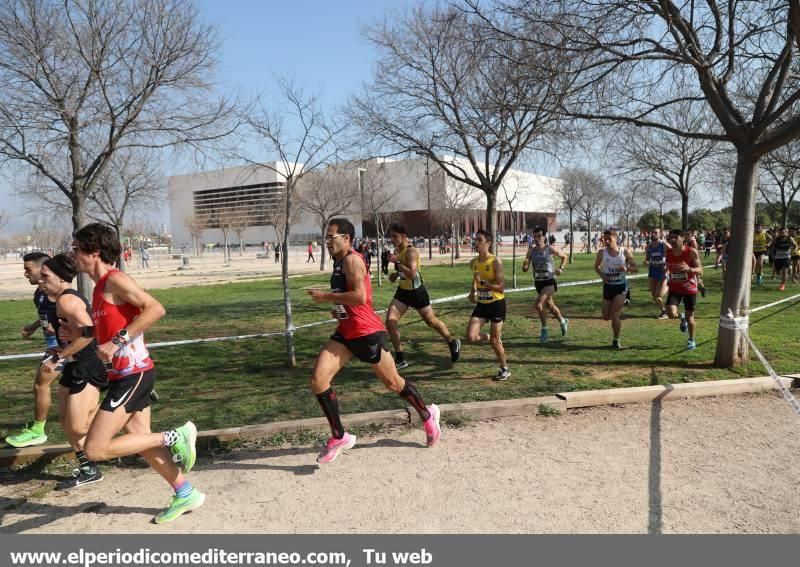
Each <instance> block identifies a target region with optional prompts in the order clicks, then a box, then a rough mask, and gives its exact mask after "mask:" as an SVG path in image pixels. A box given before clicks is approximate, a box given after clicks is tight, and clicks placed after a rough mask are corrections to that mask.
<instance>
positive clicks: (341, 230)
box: [308, 218, 442, 464]
mask: <svg viewBox="0 0 800 567" xmlns="http://www.w3.org/2000/svg"><path fill="white" fill-rule="evenodd" d="M354 240H355V228H354V227H353V225H352V223H351V222H350V221H348V220H347V219H343V218H338V219H333V220H331V221H330V223H329V224H328V230H327V234H326V236H325V243H326V245H327V246H328V252H330V256H331V258H333V259H334V264H333V274H332V275H331V291H324V290H321V289H311V290H308V294H309V295H310V296H311V299H312V300H313V301H314V303H333V304H334V305H333V310H332V313H333V315H334V317H335V318H336V319H337V320H338V322H339V324H338V327H337V329H336V332H335V333H333V335H331V338H330V339H329V340H328V342H327V343H325V345H324V346H323V347H322V350H321V351H320V353H319V357H318V358H317V362H316V364H315V365H314V371H313V373H312V374H311V391H312V392H313V393H314V395H315V396H316V397H317V401H318V402H319V405H320V407H322V412H323V413H324V414H325V417H326V418H327V419H328V423H329V424H330V427H331V438H330V439H328V442H327V443H326V444H325V448H324V449H323V450H322V452H321V453H320V454H319V457H317V461H318V462H319V463H323V464H327V463H331V462H333V461H334V460H335V459H336V457H338V456H339V454H340V453H341V452H342V451H346V450H347V449H351V448H352V447H353V446H354V445H355V444H356V437H355V435H351V434H350V433H347V432H346V431H345V430H344V427H343V426H342V421H341V417H340V415H339V401H338V399H337V397H336V392H335V391H334V390H333V388H332V387H331V382H332V381H333V378H334V377H335V376H336V374H337V373H338V372H339V370H341V369H342V368H343V367H344V365H345V364H347V363H348V362H349V361H350V359H351V358H353V356H355V357H356V358H358V359H359V360H361V361H362V362H366V363H368V364H370V365H371V366H372V371H373V372H374V373H375V375H376V376H377V377H378V378H379V379H380V380H381V382H383V383H384V384H385V385H386V387H387V388H389V390H391V391H392V392H395V393H397V394H399V395H400V397H401V398H403V399H404V400H406V402H408V403H409V404H410V405H411V407H413V408H414V409H415V410H416V411H417V413H418V414H419V416H420V419H422V422H423V427H424V429H425V434H426V436H427V444H428V447H433V446H434V445H435V444H436V443H437V442H438V441H439V438H440V437H441V435H442V430H441V428H440V427H439V408H438V407H437V406H436V404H431V405H430V406H426V405H425V402H424V401H423V400H422V397H421V396H420V395H419V392H417V389H416V388H415V387H414V385H413V384H412V383H411V382H409V381H407V380H404V379H403V378H402V377H401V376H400V375H399V374H398V373H397V368H396V367H395V365H394V362H393V361H392V357H391V356H383V353H384V352H387V353H388V352H389V349H388V347H387V345H386V328H385V327H384V326H383V323H382V322H381V320H380V318H379V317H378V316H377V315H376V314H375V311H374V310H373V309H372V284H371V282H370V278H369V274H368V273H367V266H366V263H365V262H364V257H363V256H361V254H359V253H358V252H356V251H355V250H354V249H353V242H354Z"/></svg>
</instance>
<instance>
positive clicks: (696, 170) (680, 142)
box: [615, 101, 720, 230]
mask: <svg viewBox="0 0 800 567" xmlns="http://www.w3.org/2000/svg"><path fill="white" fill-rule="evenodd" d="M709 114H710V113H709V111H708V109H707V108H706V107H705V106H701V105H700V103H697V102H695V103H691V102H690V101H684V102H682V103H676V104H675V105H671V106H668V107H667V108H666V109H664V110H662V111H657V112H656V113H654V118H655V117H656V116H657V117H658V119H659V120H660V121H661V122H663V123H664V124H667V125H669V126H671V127H673V128H677V129H680V130H684V131H704V130H708V129H709V127H710V126H709V123H710V122H711V121H712V120H713V117H712V116H709ZM615 146H616V150H617V153H618V154H619V157H620V160H621V163H620V167H619V169H620V170H621V171H622V173H623V174H624V175H626V176H630V177H632V178H635V179H638V180H646V181H647V182H649V183H652V184H653V185H655V186H658V187H661V188H662V189H663V190H664V191H674V192H676V193H677V194H678V196H679V197H680V201H681V224H682V228H683V230H688V228H689V199H690V197H691V195H692V192H693V191H694V189H695V188H696V187H697V186H698V185H701V184H702V183H703V182H704V181H705V180H706V179H705V176H704V175H703V173H704V172H703V166H704V165H706V164H708V163H709V161H710V158H713V157H714V155H715V153H719V150H720V147H719V142H717V141H715V140H707V139H702V138H686V137H682V136H678V135H677V134H673V133H672V132H669V131H667V130H662V129H658V128H639V127H637V126H634V125H626V126H625V127H623V128H622V130H621V132H620V135H619V136H617V137H616V143H615Z"/></svg>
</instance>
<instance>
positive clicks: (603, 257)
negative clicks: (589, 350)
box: [594, 230, 637, 349]
mask: <svg viewBox="0 0 800 567" xmlns="http://www.w3.org/2000/svg"><path fill="white" fill-rule="evenodd" d="M603 241H604V243H605V247H604V248H603V249H602V250H599V251H598V252H597V256H596V257H595V261H594V270H595V272H597V273H598V275H599V276H600V277H601V278H603V321H611V330H612V331H613V332H614V339H613V340H612V341H611V347H612V348H616V349H619V348H622V347H621V345H620V343H619V336H620V332H621V331H622V320H621V319H620V316H621V315H622V310H623V308H624V307H625V292H626V290H627V282H628V278H627V273H628V272H631V273H632V272H635V271H637V269H636V261H635V260H634V259H633V254H631V252H630V250H627V249H622V248H620V247H619V245H618V244H617V232H616V231H614V230H606V231H604V232H603Z"/></svg>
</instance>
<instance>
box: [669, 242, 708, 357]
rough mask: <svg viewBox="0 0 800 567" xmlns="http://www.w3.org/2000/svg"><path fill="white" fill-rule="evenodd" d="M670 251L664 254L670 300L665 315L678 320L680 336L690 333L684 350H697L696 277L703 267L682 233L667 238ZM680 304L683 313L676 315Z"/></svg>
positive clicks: (695, 251) (701, 272)
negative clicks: (695, 315) (695, 316)
mask: <svg viewBox="0 0 800 567" xmlns="http://www.w3.org/2000/svg"><path fill="white" fill-rule="evenodd" d="M668 241H669V245H670V247H671V248H670V250H669V252H667V270H668V271H669V296H668V297H667V313H668V315H669V318H670V319H680V321H681V322H680V330H681V332H682V333H685V332H686V331H689V341H688V342H687V343H686V348H687V349H689V350H694V349H695V348H697V343H696V341H695V331H696V330H697V322H696V321H695V318H694V311H695V306H696V305H697V277H698V276H700V275H702V274H703V264H702V263H701V262H700V254H699V253H698V252H697V249H695V248H692V247H691V246H687V245H686V244H685V242H686V240H685V238H684V236H683V233H682V232H681V231H680V230H678V229H674V230H671V231H670V232H669V237H668ZM681 302H683V308H684V311H685V313H680V314H679V313H678V306H679V305H680V304H681Z"/></svg>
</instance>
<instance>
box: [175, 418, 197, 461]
mask: <svg viewBox="0 0 800 567" xmlns="http://www.w3.org/2000/svg"><path fill="white" fill-rule="evenodd" d="M175 431H176V432H177V433H178V435H179V436H180V439H178V442H177V443H175V444H174V445H173V446H172V447H170V448H169V450H170V452H171V453H172V460H173V461H175V464H177V465H178V466H179V467H181V469H183V472H185V473H188V472H189V471H191V470H192V468H193V467H194V461H195V459H196V458H197V449H196V448H195V442H196V441H197V427H195V426H194V423H192V422H191V421H187V422H186V423H185V424H183V425H181V426H180V427H179V428H177V429H176V430H175Z"/></svg>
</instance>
